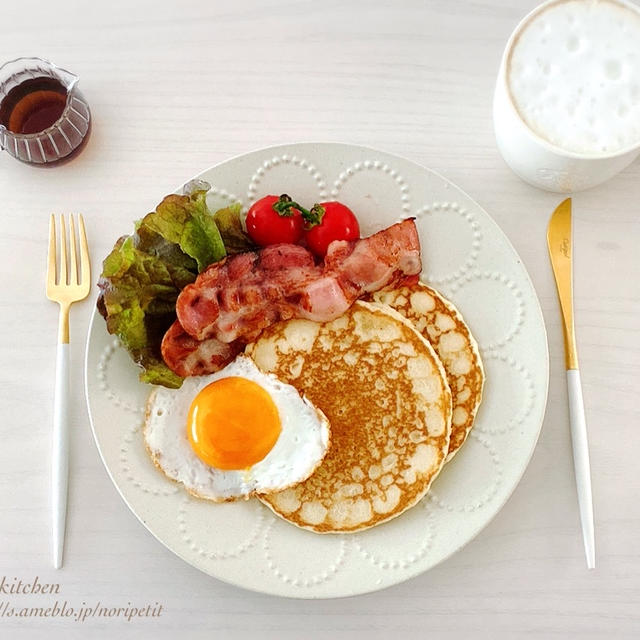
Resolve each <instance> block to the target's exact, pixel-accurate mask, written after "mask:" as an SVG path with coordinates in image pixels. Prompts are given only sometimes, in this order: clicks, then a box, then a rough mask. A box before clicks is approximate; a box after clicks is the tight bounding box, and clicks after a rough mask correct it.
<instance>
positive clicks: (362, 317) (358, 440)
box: [246, 302, 451, 533]
mask: <svg viewBox="0 0 640 640" xmlns="http://www.w3.org/2000/svg"><path fill="white" fill-rule="evenodd" d="M246 353H247V354H248V355H250V356H251V357H252V358H253V359H254V360H255V361H256V363H257V365H258V367H260V368H261V369H262V370H263V371H266V372H270V373H274V374H275V375H276V376H277V377H278V378H280V379H282V380H284V381H285V382H288V383H289V384H292V385H294V386H295V387H297V388H298V390H299V391H300V392H301V393H304V394H305V395H306V396H307V397H308V398H309V399H310V400H311V401H312V402H313V403H314V404H315V405H316V406H317V407H318V408H320V409H321V410H322V411H323V412H324V413H325V414H326V416H327V417H328V418H329V422H330V424H331V447H330V449H329V452H328V453H327V455H326V457H325V458H324V460H323V462H322V463H321V464H320V466H319V467H318V468H317V469H316V471H315V472H314V473H313V475H312V476H311V477H310V478H308V479H307V480H305V481H304V482H302V483H300V484H298V485H295V486H294V487H290V488H289V489H286V490H284V491H280V492H278V493H273V494H270V495H266V496H261V497H260V499H261V500H262V501H263V502H264V503H265V504H267V505H268V506H269V507H271V509H273V511H275V513H277V514H278V515H280V516H282V517H283V518H285V519H286V520H288V521H289V522H292V523H293V524H295V525H298V526H299V527H303V528H305V529H310V530H312V531H316V532H318V533H330V532H353V531H359V530H362V529H366V528H368V527H372V526H374V525H377V524H379V523H381V522H385V521H387V520H390V519H392V518H395V517H396V516H398V515H400V514H401V513H402V512H403V511H405V510H406V509H408V508H409V507H412V506H413V505H415V504H416V503H417V502H418V501H419V500H420V499H421V498H422V497H423V496H424V495H425V493H426V492H427V490H428V489H429V485H430V484H431V482H432V481H433V479H434V478H435V477H436V475H437V474H438V472H439V471H440V469H441V467H442V465H443V464H444V460H445V458H446V455H447V451H448V448H449V435H450V431H451V426H450V425H451V393H450V391H449V387H448V384H447V381H446V375H445V372H444V369H443V368H442V365H441V363H440V361H439V359H438V358H437V356H436V354H435V352H434V351H433V349H432V347H431V346H430V345H429V343H428V342H427V341H426V340H425V339H424V338H423V337H422V336H421V335H420V334H419V333H418V332H417V331H416V330H415V329H414V328H413V327H412V326H411V324H410V323H409V322H407V321H406V320H405V319H404V318H402V316H400V314H398V313H396V312H395V311H393V310H392V309H390V308H389V307H385V306H384V305H378V304H369V303H365V302H358V303H356V304H355V305H354V306H353V307H351V309H349V310H348V311H347V312H346V313H345V314H344V315H343V316H341V317H339V318H338V319H336V320H334V321H333V322H328V323H324V324H319V323H315V322H311V321H308V320H290V321H288V322H284V323H279V324H277V325H273V326H271V327H269V328H268V329H266V330H265V331H264V333H263V334H262V335H261V337H260V338H259V339H258V340H257V341H256V342H255V343H253V344H251V345H249V346H248V347H247V351H246Z"/></svg>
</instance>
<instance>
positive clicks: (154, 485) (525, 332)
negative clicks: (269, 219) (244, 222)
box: [85, 144, 548, 598]
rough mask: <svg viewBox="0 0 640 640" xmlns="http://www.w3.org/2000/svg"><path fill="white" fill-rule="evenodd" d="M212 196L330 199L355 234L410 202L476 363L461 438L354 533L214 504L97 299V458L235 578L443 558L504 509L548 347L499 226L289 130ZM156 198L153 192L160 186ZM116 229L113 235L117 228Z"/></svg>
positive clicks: (215, 571) (358, 576)
mask: <svg viewBox="0 0 640 640" xmlns="http://www.w3.org/2000/svg"><path fill="white" fill-rule="evenodd" d="M197 177H199V178H202V179H204V180H207V181H208V182H209V183H210V184H211V185H212V187H213V188H212V189H211V192H210V196H209V197H210V206H211V208H212V209H215V208H218V207H219V206H222V205H225V204H228V203H229V202H235V201H240V202H242V203H243V205H244V206H245V207H247V206H249V205H250V204H251V203H252V202H253V201H254V200H256V199H257V198H259V197H261V196H263V195H266V194H269V193H276V194H279V193H282V192H287V193H289V194H291V195H292V196H294V197H295V198H296V199H299V200H300V201H302V202H309V203H312V202H314V201H317V200H327V199H338V200H340V201H341V202H344V203H345V204H346V205H348V206H349V207H351V208H352V209H353V210H354V211H355V212H356V213H357V215H358V218H359V220H360V223H361V227H362V233H363V235H369V234H370V233H372V232H374V231H377V230H379V229H382V228H383V227H387V226H389V225H390V224H392V223H394V222H396V221H397V220H399V219H401V218H405V217H408V216H415V217H416V219H417V225H418V229H419V233H420V240H421V244H422V256H423V263H424V272H423V278H424V280H425V281H426V282H428V283H429V284H431V285H432V286H434V287H436V288H437V289H439V290H440V291H442V292H443V293H444V294H445V295H446V296H447V297H448V298H450V299H451V300H452V301H453V302H454V303H455V304H456V305H457V306H458V307H459V309H460V310H461V311H462V313H463V314H464V316H465V318H466V320H467V321H468V323H469V325H470V327H471V329H472V331H473V333H474V335H475V336H476V338H477V340H478V342H479V345H480V348H481V352H482V356H483V360H484V365H485V369H486V376H487V382H486V386H485V399H484V402H483V404H482V406H481V407H480V411H479V414H478V418H477V421H476V425H475V427H474V429H473V430H472V432H471V435H470V437H469V439H468V440H467V442H466V444H465V445H464V446H463V447H462V449H461V450H460V452H459V453H458V454H457V455H456V457H455V458H454V459H453V461H452V462H451V463H449V464H448V465H447V466H446V467H445V468H444V469H443V471H442V472H441V474H440V476H439V477H438V478H437V480H436V482H435V483H434V485H433V489H432V491H431V492H430V493H429V495H428V496H427V497H426V498H425V499H424V500H423V501H422V502H421V503H420V504H418V505H417V506H416V507H414V508H413V509H410V510H409V511H408V512H406V513H405V514H403V515H402V516H400V517H399V518H396V519H395V520H393V521H391V522H389V523H387V524H383V525H380V526H379V527H376V528H374V529H370V530H367V531H364V532H361V533H357V534H351V535H317V534H314V533H311V532H308V531H303V530H301V529H298V528H296V527H294V526H292V525H290V524H288V523H287V522H285V521H283V520H281V519H279V518H278V517H277V516H275V515H273V514H272V513H271V511H269V510H268V509H267V508H266V507H264V506H262V505H261V503H260V502H258V501H257V500H250V501H248V502H239V503H228V504H222V505H215V504H210V503H207V502H204V501H201V500H197V499H195V498H192V497H190V496H189V495H188V494H187V493H186V492H184V491H183V490H182V489H181V488H180V487H179V486H177V485H176V484H174V483H172V482H170V481H169V480H167V479H166V478H165V477H164V476H163V475H162V474H161V473H160V472H159V471H158V470H157V469H156V468H155V467H154V465H153V464H152V462H151V461H150V459H149V457H148V456H147V454H146V452H145V449H144V445H143V442H142V434H141V426H142V422H143V407H144V403H145V400H146V397H147V395H148V393H149V388H148V387H147V386H146V385H143V384H141V383H140V382H138V379H137V374H138V371H137V368H136V367H135V365H133V364H132V362H131V361H130V360H129V357H128V355H127V353H126V352H125V351H124V350H123V349H122V348H121V347H120V346H119V345H118V342H117V340H115V339H114V338H113V337H112V336H109V335H108V334H107V332H106V329H105V324H104V322H103V320H102V318H101V317H100V316H99V315H98V314H97V313H95V314H94V317H93V320H92V323H91V327H90V330H89V338H88V342H87V354H86V374H85V375H86V394H87V402H88V406H89V414H90V417H91V423H92V427H93V432H94V436H95V439H96V443H97V445H98V449H99V450H100V454H101V456H102V459H103V461H104V464H105V466H106V468H107V471H108V472H109V475H110V476H111V478H112V480H113V482H114V484H115V485H116V487H117V489H118V491H119V492H120V494H121V495H122V497H123V499H124V500H125V502H126V503H127V504H128V505H129V508H130V509H131V510H132V511H133V513H134V514H135V515H136V516H137V517H138V518H139V520H140V521H141V522H142V523H143V524H144V525H145V527H147V529H149V531H150V532H151V533H152V534H153V535H154V536H155V537H156V538H157V539H158V540H160V542H162V543H163V544H164V545H165V546H166V547H168V548H169V549H171V551H173V552H174V553H176V554H177V555H178V556H180V557H181V558H183V559H184V560H186V561H187V562H189V563H190V564H192V565H193V566H195V567H197V568H198V569H200V570H202V571H204V572H206V573H208V574H210V575H212V576H215V577H216V578H219V579H220V580H224V581H227V582H230V583H232V584H235V585H238V586H241V587H245V588H247V589H253V590H256V591H262V592H265V593H270V594H276V595H282V596H291V597H298V598H329V597H336V596H346V595H354V594H358V593H365V592H368V591H374V590H377V589H382V588H384V587H387V586H389V585H392V584H396V583H398V582H401V581H403V580H406V579H408V578H411V577H412V576H415V575H417V574H419V573H421V572H423V571H426V570H427V569H429V568H431V567H433V566H434V565H436V564H437V563H439V562H441V561H442V560H444V559H445V558H447V557H448V556H450V555H451V554H452V553H454V552H455V551H457V550H458V549H460V548H461V547H462V546H463V545H464V544H466V543H467V542H469V541H470V540H471V539H472V538H473V537H474V536H475V535H476V534H477V533H478V532H479V531H480V530H481V529H482V528H483V527H484V526H485V525H486V524H487V523H488V522H489V521H490V520H491V518H493V516H494V515H495V514H496V513H497V512H498V510H499V509H500V508H501V507H502V505H503V504H504V503H505V501H506V499H507V498H508V496H509V495H510V494H511V492H512V491H513V489H514V488H515V486H516V485H517V484H518V481H519V480H520V477H521V476H522V474H523V472H524V470H525V467H526V466H527V463H528V461H529V458H530V457H531V454H532V452H533V449H534V446H535V444H536V440H537V438H538V433H539V431H540V426H541V424H542V418H543V415H544V409H545V404H546V396H547V382H548V355H547V342H546V333H545V328H544V323H543V319H542V313H541V311H540V306H539V303H538V300H537V298H536V294H535V291H534V289H533V286H532V284H531V281H530V280H529V277H528V275H527V272H526V270H525V268H524V267H523V266H522V263H521V261H520V258H519V257H518V255H517V254H516V252H515V250H514V249H513V247H512V246H511V244H510V243H509V241H508V240H507V238H506V237H505V236H504V234H503V233H502V231H501V230H500V229H499V228H498V226H497V225H496V224H495V222H493V220H492V219H491V218H490V217H489V215H488V214H486V213H485V212H484V211H483V210H482V209H481V208H480V207H479V206H478V205H477V204H476V203H475V202H474V201H473V200H471V198H469V197H468V196H467V195H466V194H464V193H463V192H462V191H460V189H458V188H457V187H455V186H454V185H453V184H451V183H450V182H448V181H447V180H445V179H444V178H442V177H441V176H439V175H438V174H436V173H433V172H432V171H429V170H428V169H425V168H423V167H421V166H418V165H416V164H414V163H412V162H409V161H408V160H404V159H402V158H399V157H396V156H392V155H389V154H387V153H382V152H380V151H375V150H372V149H367V148H363V147H354V146H351V145H344V144H296V145H286V146H280V147H273V148H270V149H264V150H261V151H256V152H253V153H249V154H246V155H243V156H240V157H238V158H234V159H232V160H229V161H227V162H224V163H223V164H220V165H218V166H216V167H212V168H211V169H208V170H207V171H205V172H203V173H202V174H201V175H200V176H197ZM158 195H159V197H158V200H160V196H161V195H163V194H158ZM115 240H116V238H115V237H114V242H115Z"/></svg>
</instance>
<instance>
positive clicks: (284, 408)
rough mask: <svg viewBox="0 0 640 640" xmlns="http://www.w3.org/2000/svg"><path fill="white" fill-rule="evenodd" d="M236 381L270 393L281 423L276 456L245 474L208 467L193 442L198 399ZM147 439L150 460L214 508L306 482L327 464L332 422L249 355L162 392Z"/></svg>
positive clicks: (151, 409) (151, 406) (153, 404)
mask: <svg viewBox="0 0 640 640" xmlns="http://www.w3.org/2000/svg"><path fill="white" fill-rule="evenodd" d="M230 376H238V377H242V378H246V379H248V380H252V381H253V382H255V383H256V384H259V385H260V386H261V387H262V388H263V389H265V391H267V393H269V395H270V396H271V399H272V400H273V402H274V403H275V405H276V407H277V409H278V413H279V415H280V422H281V432H280V435H279V437H278V440H277V441H276V443H275V445H274V446H273V448H272V449H271V451H270V452H269V453H268V454H267V455H266V456H265V457H264V458H263V459H262V460H260V461H259V462H257V463H256V464H254V465H253V466H251V467H250V468H248V469H242V470H239V471H235V470H232V471H230V470H221V469H216V468H214V467H211V466H209V465H207V464H206V463H205V462H203V461H202V460H201V459H200V458H199V457H198V456H197V455H196V453H195V452H194V450H193V448H192V447H191V443H190V442H189V439H188V438H187V414H188V412H189V407H190V406H191V402H192V401H193V399H194V398H195V397H196V395H197V394H198V393H199V392H200V390H201V389H203V388H204V387H206V386H207V385H208V384H210V383H212V382H214V381H215V380H220V379H221V378H228V377H230ZM239 401H241V400H240V399H239ZM143 433H144V440H145V445H146V447H147V450H148V451H149V454H150V455H151V457H152V459H153V461H154V463H155V464H156V466H157V467H158V468H159V469H160V470H161V471H162V472H163V473H164V474H165V475H166V476H167V477H169V478H171V479H172V480H176V481H178V482H180V483H182V484H183V485H184V488H185V489H186V490H187V491H188V492H189V493H191V494H193V495H195V496H198V497H200V498H204V499H207V500H213V501H214V502H223V501H226V500H235V499H237V498H249V497H250V496H251V495H255V494H266V493H273V492H275V491H280V490H282V489H285V488H287V487H290V486H291V485H294V484H297V483H298V482H302V481H303V480H306V479H307V478H308V477H309V476H310V475H311V474H312V473H313V472H314V470H315V469H316V467H317V466H318V465H319V464H320V462H322V459H323V458H324V456H325V455H326V453H327V450H328V448H329V440H330V430H329V421H328V420H327V418H326V416H325V415H324V414H323V413H322V411H320V410H319V409H318V408H316V407H315V406H314V405H313V404H311V402H310V401H309V400H308V399H307V398H305V397H304V396H301V395H300V393H299V392H298V391H297V390H296V389H295V387H292V386H291V385H289V384H285V383H284V382H282V381H280V380H278V378H276V377H275V376H274V375H272V374H265V373H262V372H261V371H260V370H259V369H258V367H257V366H256V365H255V363H254V362H253V360H251V358H249V357H247V356H244V355H240V356H238V357H237V358H236V359H235V360H234V361H233V362H231V363H230V364H229V365H227V366H226V367H225V368H224V369H223V370H221V371H218V372H217V373H214V374H211V375H208V376H200V377H194V378H187V379H186V380H185V381H184V383H183V385H182V387H180V389H166V388H165V387H157V388H156V389H155V390H154V391H152V392H151V395H150V396H149V400H148V401H147V411H146V420H145V425H144V429H143Z"/></svg>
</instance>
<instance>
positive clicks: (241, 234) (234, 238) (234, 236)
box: [213, 203, 256, 255]
mask: <svg viewBox="0 0 640 640" xmlns="http://www.w3.org/2000/svg"><path fill="white" fill-rule="evenodd" d="M241 213H242V205H241V204H240V203H236V204H232V205H231V206H229V207H226V208H224V209H219V210H218V211H216V212H215V213H214V214H213V219H214V220H215V222H216V226H217V227H218V229H219V230H220V235H221V236H222V240H223V242H224V246H225V248H226V250H227V253H228V254H229V255H231V254H234V253H244V252H245V251H251V250H252V249H255V248H256V245H255V244H254V243H253V242H252V241H251V238H249V236H248V235H247V234H246V232H245V231H244V229H243V228H242V218H241Z"/></svg>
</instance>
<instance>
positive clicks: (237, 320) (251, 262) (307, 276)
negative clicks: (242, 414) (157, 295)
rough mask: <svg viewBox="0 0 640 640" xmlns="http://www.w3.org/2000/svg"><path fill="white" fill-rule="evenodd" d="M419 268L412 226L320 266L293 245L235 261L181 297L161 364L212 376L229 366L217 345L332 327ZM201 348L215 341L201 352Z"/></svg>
mask: <svg viewBox="0 0 640 640" xmlns="http://www.w3.org/2000/svg"><path fill="white" fill-rule="evenodd" d="M420 269H421V261H420V242H419V239H418V234H417V231H416V227H415V223H414V222H413V220H405V221H403V222H400V223H397V224H394V225H392V226H391V227H389V228H387V229H384V230H383V231H379V232H378V233H375V234H373V235H372V236H370V237H368V238H362V239H361V240H355V241H351V242H348V241H334V242H332V243H331V245H329V250H328V253H327V256H326V257H325V260H324V263H323V264H319V265H317V264H315V261H314V259H313V256H312V254H311V253H310V252H309V251H307V250H306V249H305V248H303V247H300V246H298V245H290V244H280V245H272V246H270V247H266V248H265V249H262V250H260V251H258V252H248V253H243V254H238V255H235V256H232V257H230V258H227V259H224V260H221V261H220V262H217V263H215V264H213V265H211V266H210V267H208V268H207V269H205V271H203V272H202V273H201V274H200V275H199V276H198V278H197V279H196V281H195V282H194V283H193V284H190V285H188V286H186V287H185V288H184V289H183V291H182V292H181V293H180V295H179V296H178V301H177V303H176V312H177V315H178V321H179V326H180V331H184V334H182V333H180V331H179V330H178V329H177V328H176V325H174V326H172V327H171V329H170V330H169V332H168V333H167V336H165V340H164V341H163V345H162V354H163V357H164V359H165V361H166V362H167V365H168V366H169V367H170V368H171V369H173V370H174V371H175V372H176V373H178V374H179V375H198V374H199V373H202V372H203V371H202V370H203V369H207V371H208V372H210V371H216V370H218V369H219V368H221V367H222V366H224V364H226V362H228V360H227V361H225V358H226V353H223V351H224V350H223V347H222V346H221V345H223V344H228V345H238V344H246V343H248V342H250V341H251V340H254V339H255V338H257V337H258V336H259V335H260V332H261V331H262V330H263V329H265V328H266V327H268V326H269V325H271V324H273V323H274V322H278V321H279V320H288V319H290V318H294V317H296V318H306V319H309V320H314V321H316V322H326V321H329V320H333V319H335V318H337V317H338V316H340V315H342V314H343V313H344V312H345V311H346V310H347V309H348V308H349V307H350V306H351V305H352V304H353V303H354V302H355V301H356V300H357V299H358V298H359V297H361V296H362V295H364V294H366V293H368V292H373V291H377V290H379V289H382V288H383V287H385V286H393V285H395V284H397V283H398V282H400V281H401V280H404V279H405V278H413V277H417V274H419V272H420ZM171 332H173V333H171ZM169 334H171V335H170V336H169ZM187 335H188V336H191V337H192V340H191V341H190V340H189V339H188V338H187ZM200 341H206V342H211V341H213V342H212V344H211V345H209V346H207V347H200V346H199V345H198V342H200ZM232 351H233V349H232ZM236 353H237V351H236V352H235V353H233V355H230V357H229V360H231V359H232V358H233V357H235V355H236ZM194 354H198V355H197V356H196V355H194ZM203 354H204V355H203ZM187 360H188V361H189V362H188V363H186V361H187ZM203 363H204V364H203ZM174 367H175V368H174ZM185 371H188V372H189V373H184V372H185ZM196 371H197V372H198V373H196Z"/></svg>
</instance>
